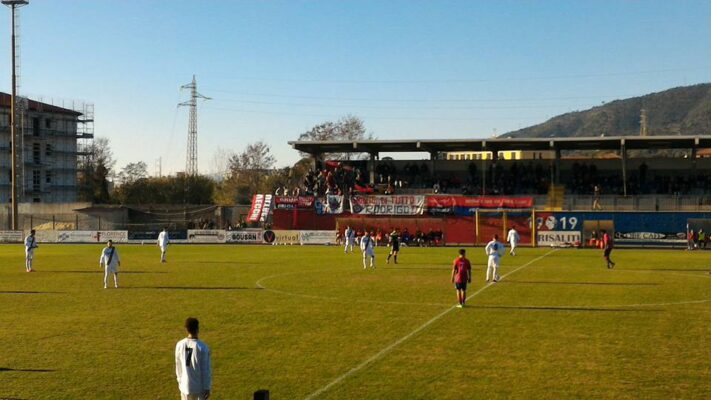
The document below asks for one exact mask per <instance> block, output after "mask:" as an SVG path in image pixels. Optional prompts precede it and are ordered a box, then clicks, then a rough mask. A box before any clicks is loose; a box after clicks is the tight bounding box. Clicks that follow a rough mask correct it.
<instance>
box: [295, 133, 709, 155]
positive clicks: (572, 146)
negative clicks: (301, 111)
mask: <svg viewBox="0 0 711 400" xmlns="http://www.w3.org/2000/svg"><path fill="white" fill-rule="evenodd" d="M289 144H290V145H291V147H293V148H294V149H296V150H299V151H303V152H305V153H308V154H311V155H317V154H323V153H384V152H390V153H399V152H419V151H422V152H428V153H436V152H455V151H506V150H530V151H543V150H618V149H620V148H621V147H622V145H623V144H624V146H625V148H626V149H627V150H641V149H691V148H711V136H709V135H707V136H616V137H575V138H572V137H571V138H530V139H524V138H505V139H450V140H446V139H422V140H357V141H291V142H289Z"/></svg>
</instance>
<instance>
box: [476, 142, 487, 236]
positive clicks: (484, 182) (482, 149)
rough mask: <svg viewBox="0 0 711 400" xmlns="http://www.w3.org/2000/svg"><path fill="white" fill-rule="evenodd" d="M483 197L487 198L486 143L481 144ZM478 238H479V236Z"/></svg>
mask: <svg viewBox="0 0 711 400" xmlns="http://www.w3.org/2000/svg"><path fill="white" fill-rule="evenodd" d="M481 195H482V196H486V142H485V141H482V142H481ZM477 238H478V236H477Z"/></svg>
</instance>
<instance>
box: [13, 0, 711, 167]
mask: <svg viewBox="0 0 711 400" xmlns="http://www.w3.org/2000/svg"><path fill="white" fill-rule="evenodd" d="M30 1H31V4H30V5H29V6H27V7H25V8H23V9H22V11H21V19H22V31H21V35H22V39H21V40H22V87H21V92H22V93H24V94H26V95H30V96H32V95H42V96H45V97H57V98H67V99H82V100H87V101H90V102H93V103H94V104H95V106H96V134H97V136H104V137H108V138H109V139H110V140H111V144H112V147H113V150H114V153H115V156H116V159H117V161H118V167H121V166H123V165H125V164H126V163H128V162H133V161H140V160H143V161H145V162H146V163H147V164H148V165H149V169H150V170H151V172H153V165H154V163H155V160H156V159H157V158H158V157H162V158H163V170H164V173H165V172H175V171H179V170H182V169H184V165H185V142H186V135H187V133H186V132H187V115H188V113H187V109H184V108H182V109H177V108H176V104H177V103H178V102H179V101H180V100H181V99H186V98H187V93H183V94H182V95H181V93H180V91H179V89H178V88H179V86H180V85H181V84H184V83H188V82H189V81H190V79H191V77H192V74H193V73H194V74H196V75H197V78H198V86H199V90H200V91H201V92H202V93H203V94H205V95H207V96H211V97H213V98H214V100H212V101H209V102H206V103H201V106H200V111H199V157H200V164H199V165H200V169H201V172H209V171H210V170H211V169H213V166H212V164H213V163H212V159H213V155H214V153H215V151H216V149H217V148H218V147H223V148H225V149H227V150H231V151H240V150H241V149H242V148H243V147H244V146H245V144H246V143H248V142H252V141H255V140H258V139H264V140H266V141H267V142H268V143H269V144H270V145H271V146H272V150H273V152H274V153H275V155H276V156H277V159H278V160H279V164H280V165H287V164H290V163H292V162H294V161H296V160H297V158H298V154H297V153H296V152H295V151H293V150H291V148H290V147H289V146H288V145H287V144H286V142H287V141H288V140H293V139H295V138H296V137H298V135H299V134H300V133H302V132H303V131H305V130H307V129H308V128H310V127H312V126H313V125H316V124H318V123H320V122H322V121H325V120H333V119H337V118H338V117H340V116H342V115H346V114H353V115H356V116H358V117H361V118H362V119H363V120H364V121H365V123H366V126H367V128H368V129H369V131H371V132H372V133H374V134H375V135H376V136H377V137H379V138H381V139H408V138H434V137H436V138H467V137H469V138H472V137H473V138H478V137H486V136H491V134H492V133H493V132H494V130H496V132H497V133H499V134H501V133H504V132H507V131H510V130H514V129H518V128H520V127H525V126H528V125H532V124H535V123H539V122H542V121H545V120H546V119H548V118H550V117H552V116H555V115H557V114H560V113H563V112H567V111H572V110H579V109H586V108H589V107H591V106H594V105H597V104H600V103H601V102H603V101H609V100H612V99H616V98H625V97H630V96H635V95H641V94H646V93H649V92H654V91H660V90H664V89H667V88H670V87H674V86H680V85H687V84H694V83H700V82H709V81H711V2H709V1H668V0H665V1H621V0H620V1H612V0H590V1H569V0H566V1H549V0H547V1H498V0H497V1H493V0H492V1H309V2H305V1H219V0H211V1H197V0H190V1H188V0H185V1H182V0H181V1H177V0H171V1H166V0H151V1H139V0H134V1H119V0H111V1H109V0H71V1H70V0H30ZM0 12H2V15H3V18H4V20H3V23H2V24H0V52H1V54H0V59H1V60H0V90H2V91H9V90H10V79H9V58H10V56H9V12H8V10H6V9H1V10H0Z"/></svg>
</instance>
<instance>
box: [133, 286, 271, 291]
mask: <svg viewBox="0 0 711 400" xmlns="http://www.w3.org/2000/svg"><path fill="white" fill-rule="evenodd" d="M121 289H160V290H264V289H262V288H259V287H240V286H223V287H219V286H217V287H198V286H124V287H122V288H121Z"/></svg>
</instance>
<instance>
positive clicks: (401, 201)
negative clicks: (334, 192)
mask: <svg viewBox="0 0 711 400" xmlns="http://www.w3.org/2000/svg"><path fill="white" fill-rule="evenodd" d="M424 211H425V196H353V197H351V213H352V214H368V215H420V214H422V213H424Z"/></svg>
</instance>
